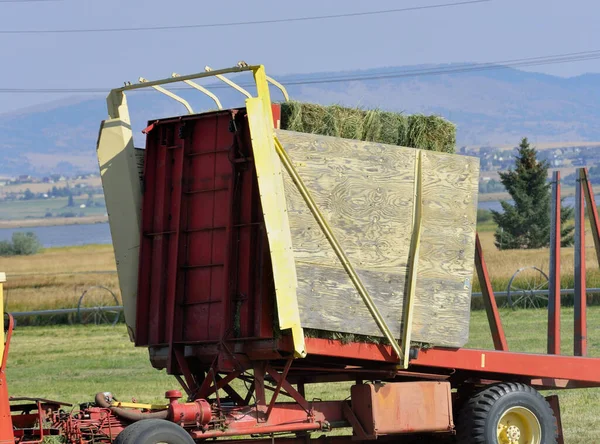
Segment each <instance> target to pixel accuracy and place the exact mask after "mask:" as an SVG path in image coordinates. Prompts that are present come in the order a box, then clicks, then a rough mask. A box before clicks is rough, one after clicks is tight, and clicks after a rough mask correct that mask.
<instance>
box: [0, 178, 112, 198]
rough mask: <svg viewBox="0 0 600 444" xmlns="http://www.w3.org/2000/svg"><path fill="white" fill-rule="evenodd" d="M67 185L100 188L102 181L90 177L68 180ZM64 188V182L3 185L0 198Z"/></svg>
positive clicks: (0, 189)
mask: <svg viewBox="0 0 600 444" xmlns="http://www.w3.org/2000/svg"><path fill="white" fill-rule="evenodd" d="M68 184H69V186H70V187H74V186H77V185H81V184H85V185H87V186H90V187H100V186H102V181H101V179H100V177H90V178H87V179H76V180H69V182H68ZM66 186H67V182H66V181H64V182H58V183H19V184H15V185H5V186H3V187H0V197H4V196H6V195H7V194H9V193H24V192H25V190H27V189H29V191H31V192H32V193H45V192H46V191H48V190H50V189H52V187H58V188H60V187H66Z"/></svg>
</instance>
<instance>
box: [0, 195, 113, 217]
mask: <svg viewBox="0 0 600 444" xmlns="http://www.w3.org/2000/svg"><path fill="white" fill-rule="evenodd" d="M94 199H96V200H98V201H101V199H102V196H94ZM86 201H87V195H82V196H78V197H74V198H73V202H74V203H75V206H74V207H67V203H68V199H67V198H66V197H57V198H54V199H32V200H14V201H11V200H9V201H3V202H2V205H0V220H21V219H28V218H43V217H44V215H45V214H46V213H48V212H49V213H53V214H56V213H63V212H74V213H77V214H79V213H83V214H85V215H86V216H94V215H103V214H105V213H106V207H87V208H79V206H80V205H81V204H85V203H86Z"/></svg>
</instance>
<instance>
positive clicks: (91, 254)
mask: <svg viewBox="0 0 600 444" xmlns="http://www.w3.org/2000/svg"><path fill="white" fill-rule="evenodd" d="M0 270H2V271H4V272H6V274H7V278H8V282H7V283H6V285H5V294H4V300H5V304H6V310H8V311H15V312H16V311H29V310H45V309H53V308H69V307H75V306H76V305H77V302H78V300H79V297H80V296H81V293H82V292H83V291H84V290H85V289H87V288H89V287H91V286H96V285H101V286H105V287H107V288H110V289H111V290H112V291H114V292H115V293H116V294H117V295H118V294H119V289H118V281H117V275H116V274H106V273H102V274H98V273H91V274H87V273H86V272H94V271H111V270H116V266H115V259H114V256H113V249H112V246H110V245H87V246H84V247H65V248H51V249H46V250H44V251H42V252H41V253H39V254H36V255H33V256H21V257H19V256H17V257H0ZM57 273H59V274H57ZM79 273H85V274H79Z"/></svg>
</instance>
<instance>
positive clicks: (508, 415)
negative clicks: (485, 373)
mask: <svg viewBox="0 0 600 444" xmlns="http://www.w3.org/2000/svg"><path fill="white" fill-rule="evenodd" d="M557 435H558V427H557V423H556V418H555V417H554V413H553V412H552V409H551V408H550V404H548V402H547V401H546V399H544V397H543V396H542V395H540V394H539V393H538V392H537V391H536V390H535V389H533V388H532V387H529V386H528V385H525V384H521V383H502V384H496V385H492V386H489V387H486V388H485V389H483V390H481V391H480V392H478V393H476V394H475V395H473V396H472V397H471V398H470V399H469V400H468V401H467V402H466V403H465V404H464V406H463V407H462V409H461V411H460V413H459V415H458V421H457V438H458V439H457V441H458V443H460V444H524V443H527V444H556V443H557V442H558V441H557V439H558V438H557Z"/></svg>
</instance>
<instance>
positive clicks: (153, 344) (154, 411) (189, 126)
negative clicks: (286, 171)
mask: <svg viewBox="0 0 600 444" xmlns="http://www.w3.org/2000/svg"><path fill="white" fill-rule="evenodd" d="M253 69H255V67H248V69H239V70H238V71H240V70H241V71H243V70H253ZM185 78H193V77H192V76H186V77H185ZM171 81H172V80H169V82H171ZM151 84H158V82H152V83H151ZM136 87H138V86H136ZM127 88H128V87H125V88H123V89H122V90H125V89H127ZM272 111H273V117H274V122H278V121H279V118H280V116H279V108H278V107H277V106H274V107H273V108H272ZM245 119H246V114H245V109H243V108H240V109H235V110H226V111H217V112H214V113H206V114H200V115H190V116H184V117H177V118H172V119H162V120H158V121H154V122H150V124H149V126H148V128H147V129H146V133H147V134H148V141H147V147H148V151H147V153H146V157H145V174H144V185H145V187H144V193H145V194H144V204H143V216H142V237H141V252H140V258H141V260H140V273H139V275H138V276H139V300H138V306H137V324H136V327H137V336H136V345H138V346H144V347H148V348H149V349H150V358H151V362H152V364H153V365H154V366H155V367H157V368H166V370H167V372H168V373H170V374H173V375H174V376H175V377H176V378H177V380H178V381H179V383H180V385H181V387H182V388H183V389H184V391H185V393H186V395H187V401H186V402H183V403H181V402H179V399H180V398H181V397H182V396H181V393H179V392H178V391H176V390H173V391H169V392H167V394H166V397H167V398H168V400H169V402H168V404H165V405H164V406H156V405H146V404H139V403H123V402H117V401H115V400H114V399H113V398H112V397H111V396H110V395H107V394H104V393H100V394H99V395H98V396H97V397H96V404H95V405H93V406H84V407H83V408H82V410H81V411H80V412H78V413H76V414H74V415H72V414H64V412H61V411H60V406H59V405H58V403H54V402H52V401H46V400H37V399H36V400H34V402H35V406H37V411H38V412H37V415H38V416H37V417H36V418H37V421H38V425H44V424H49V426H47V427H39V426H38V427H37V428H36V427H32V426H31V424H32V422H31V421H32V416H31V415H32V414H31V410H34V409H32V408H29V409H28V410H27V412H26V413H24V414H20V415H12V416H10V417H9V416H8V415H7V414H6V408H5V406H2V405H0V407H1V408H2V412H3V415H2V416H1V417H0V440H1V439H4V441H0V442H12V440H10V438H6V437H7V436H12V433H13V426H14V425H18V424H25V425H27V427H24V428H22V429H20V430H17V431H16V432H14V435H15V436H17V435H19V436H20V437H22V436H24V435H27V436H29V437H31V439H33V440H36V439H38V440H39V439H41V438H42V437H43V435H44V434H46V433H51V434H57V433H62V434H64V435H66V436H67V438H68V442H70V443H84V442H89V441H90V437H91V436H93V437H95V438H96V439H99V440H101V441H105V442H112V440H113V439H114V438H115V437H116V436H117V435H118V433H120V432H121V431H122V430H124V429H125V430H127V428H128V427H129V426H130V424H132V423H139V420H141V419H145V418H154V419H155V418H160V419H162V420H165V419H166V420H170V421H171V422H173V423H176V424H178V425H180V426H182V427H183V428H184V429H185V430H186V431H187V432H188V433H189V436H190V437H191V438H193V439H195V440H203V439H208V438H217V437H237V438H238V439H236V442H239V443H241V442H246V441H247V440H246V439H245V437H246V436H247V435H254V436H261V437H263V439H259V440H252V442H253V443H255V442H261V443H262V442H263V441H265V440H266V439H269V441H272V439H274V437H275V436H277V439H278V440H282V441H291V442H294V443H295V442H305V440H306V436H305V435H304V434H305V433H308V432H311V431H329V430H331V429H333V428H339V427H351V428H352V431H353V436H352V437H351V436H343V437H342V436H340V437H328V438H327V441H328V442H337V441H340V442H341V441H343V442H349V441H350V440H351V439H354V440H370V439H375V438H378V439H385V438H386V437H390V438H393V437H394V435H397V434H403V433H415V432H423V433H435V434H436V435H439V434H440V433H442V434H443V435H445V436H447V435H448V434H451V433H453V432H454V430H455V429H454V421H453V411H454V410H456V408H458V407H460V405H461V404H462V403H464V402H465V400H466V399H468V397H469V396H470V395H471V394H472V393H473V391H474V390H476V389H477V388H480V387H485V386H488V385H490V384H493V383H495V382H511V383H520V384H527V385H529V386H531V387H535V388H538V389H549V388H585V387H598V386H600V359H598V358H589V357H582V356H560V355H558V354H553V355H542V354H528V353H515V352H510V351H508V345H507V341H506V338H505V335H504V331H503V328H502V324H501V320H500V316H499V313H498V308H497V304H496V300H495V297H494V294H493V290H492V287H491V284H490V280H489V277H488V274H487V269H486V264H485V261H484V258H483V253H482V249H481V244H480V242H479V239H477V242H476V251H475V263H476V269H477V273H478V277H479V281H480V283H481V287H482V293H483V298H484V302H485V308H486V312H487V315H488V320H489V324H490V329H491V334H492V337H493V341H494V346H495V348H496V350H473V349H464V348H461V349H448V348H438V347H433V348H430V349H418V348H416V347H413V348H412V349H411V350H410V358H411V359H410V365H409V367H408V368H407V369H402V370H400V369H399V366H398V363H399V360H400V356H398V355H397V354H396V352H395V351H394V348H393V347H392V346H391V345H384V344H372V343H365V342H349V343H344V342H342V341H340V340H333V339H319V338H306V339H305V351H306V356H305V357H304V358H302V359H295V358H294V352H295V345H294V341H293V338H292V336H287V335H285V334H283V335H278V334H277V328H276V326H275V325H274V324H273V314H272V313H273V309H274V308H273V300H272V298H273V296H272V294H273V278H272V276H270V274H269V272H268V270H270V268H271V266H270V258H269V255H268V254H267V253H266V252H267V248H266V242H267V240H266V235H265V230H264V227H263V223H262V221H261V214H262V211H261V206H260V199H259V198H258V188H257V185H256V174H255V173H254V172H253V171H254V170H253V169H252V168H251V164H252V152H251V150H249V147H250V144H249V137H250V135H249V133H248V128H247V125H246V123H245V122H246V120H245ZM195 134H202V137H201V138H198V137H194V135H195ZM199 159H202V160H199ZM191 170H193V171H195V174H189V173H190V171H191ZM186 172H187V173H186ZM580 174H581V176H580V177H581V185H582V186H583V183H584V182H585V186H586V190H584V191H585V196H586V198H587V197H588V195H589V196H593V193H592V191H591V184H590V182H589V181H588V180H587V171H585V170H581V173H580ZM556 182H558V181H556ZM557 186H558V183H556V185H555V187H557ZM555 189H556V190H557V189H558V188H555ZM553 196H554V204H555V205H556V206H557V207H558V206H559V205H560V192H555V193H554V195H553ZM587 203H588V207H589V208H590V209H592V211H590V212H589V214H590V215H591V218H592V225H593V233H594V240H595V241H596V247H597V252H598V253H599V254H600V245H599V244H600V238H599V237H598V217H597V211H596V207H595V203H594V201H593V198H592V197H589V198H588V199H587ZM557 225H559V224H554V225H553V229H554V230H556V229H557ZM581 226H582V224H579V225H577V226H576V229H577V230H578V231H582V230H581ZM554 235H555V236H556V231H555V232H554ZM579 236H580V237H579V239H581V238H582V237H583V232H580V233H579ZM578 252H579V254H580V255H583V254H584V253H583V248H580V249H579V250H578ZM599 257H600V256H599ZM252 260H256V262H252ZM558 260H559V258H558V255H555V256H554V257H553V261H554V263H553V266H554V269H555V270H557V269H558V267H557V266H556V265H557V263H558ZM578 263H579V265H578V267H579V268H581V267H583V268H585V261H581V256H580V257H579V262H578ZM579 271H581V270H579ZM189 274H196V276H195V277H194V280H193V281H194V282H202V285H199V286H194V285H190V284H189V282H191V280H188V276H189ZM582 285H583V290H582V291H581V292H580V302H582V304H581V307H582V310H580V311H578V312H576V317H575V328H576V329H579V330H577V331H582V330H581V326H582V325H584V324H585V304H584V302H585V283H584V282H583V283H582ZM559 308H560V299H558V300H555V303H554V304H551V305H550V307H549V320H550V322H549V323H548V327H549V332H548V341H549V344H551V345H552V346H551V347H550V349H551V350H552V351H555V350H556V343H555V342H553V338H554V341H556V340H557V339H556V338H558V335H557V331H558V328H559V325H558V321H557V318H556V312H557V311H558V310H559ZM11 332H12V324H11V323H9V326H8V331H7V345H6V350H5V354H4V361H3V366H2V368H0V378H1V379H2V381H4V363H5V360H6V355H7V352H8V345H9V341H10V335H11ZM576 340H577V341H578V342H577V343H576V349H577V347H579V350H584V347H583V345H584V342H583V341H584V340H585V338H583V337H579V338H576ZM582 347H583V348H582ZM336 381H350V382H355V385H354V387H353V388H352V390H351V392H350V401H348V400H335V401H321V400H313V399H311V398H310V397H307V395H306V385H307V384H312V383H319V382H336ZM365 381H373V382H372V383H369V384H365V383H364V382H365ZM451 389H456V392H455V393H451V391H450V390H451ZM268 392H271V393H272V396H270V397H269V396H268V395H267V394H268ZM383 393H385V394H386V396H383V395H382V394H383ZM2 394H4V395H6V383H5V382H4V384H0V396H1V395H2ZM284 397H285V399H286V402H279V401H280V400H281V399H283V398H284ZM4 399H5V398H4ZM407 400H411V401H410V406H411V408H410V409H406V408H404V404H403V403H404V402H406V401H407ZM30 401H31V400H30ZM0 402H4V400H3V399H0ZM549 402H550V404H551V405H552V408H553V410H554V412H555V415H556V418H557V421H558V424H559V425H560V410H559V407H558V400H557V399H556V398H555V397H551V398H549ZM367 405H368V406H370V407H368V408H367V407H365V406H367ZM390 409H392V410H394V411H395V412H399V413H398V415H399V416H401V417H402V421H400V420H398V417H394V418H395V419H396V420H394V418H390V416H389V414H388V413H389V410H390ZM13 410H16V408H15V409H13ZM433 411H435V412H436V414H431V412H433ZM440 418H441V420H440ZM33 423H35V419H33ZM130 430H131V429H130ZM280 434H292V435H293V436H294V437H292V438H283V437H280V436H279V435H280ZM7 439H8V441H7ZM15 439H16V440H18V439H20V438H19V437H18V436H17V437H16V438H15Z"/></svg>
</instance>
